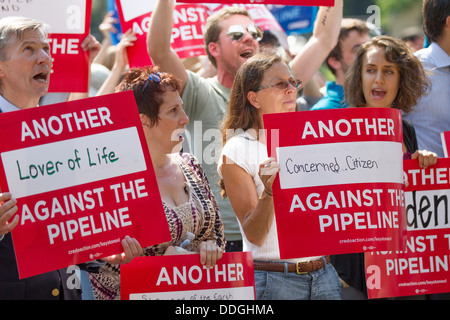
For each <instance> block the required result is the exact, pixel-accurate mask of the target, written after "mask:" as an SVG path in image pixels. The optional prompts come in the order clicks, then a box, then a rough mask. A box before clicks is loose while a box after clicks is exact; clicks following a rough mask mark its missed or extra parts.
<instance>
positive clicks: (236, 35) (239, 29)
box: [227, 24, 263, 41]
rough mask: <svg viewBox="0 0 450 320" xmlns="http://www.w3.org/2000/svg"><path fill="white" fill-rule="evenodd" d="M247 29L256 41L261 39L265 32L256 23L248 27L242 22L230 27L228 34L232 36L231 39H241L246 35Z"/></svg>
mask: <svg viewBox="0 0 450 320" xmlns="http://www.w3.org/2000/svg"><path fill="white" fill-rule="evenodd" d="M245 30H247V31H248V33H249V34H250V35H251V36H252V37H253V39H255V40H256V41H261V39H262V38H263V32H262V30H261V28H260V27H258V26H256V25H254V24H251V25H249V26H247V28H246V27H244V26H243V25H240V24H235V25H232V26H230V27H229V28H228V32H227V35H228V36H229V37H230V38H231V40H233V41H239V40H241V39H242V38H243V37H244V35H245Z"/></svg>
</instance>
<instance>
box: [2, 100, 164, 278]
mask: <svg viewBox="0 0 450 320" xmlns="http://www.w3.org/2000/svg"><path fill="white" fill-rule="evenodd" d="M0 135H1V136H3V137H6V136H7V137H8V139H3V140H2V143H1V145H0V158H1V161H0V189H1V190H2V191H10V192H11V193H12V195H13V197H14V198H16V199H17V207H18V212H17V215H19V217H20V220H19V224H18V225H17V227H16V228H15V229H14V230H13V231H12V238H13V242H14V250H15V253H16V258H17V264H18V269H19V277H20V278H26V277H29V276H33V275H37V274H41V273H45V272H48V271H51V270H56V269H60V268H64V267H67V266H70V265H74V264H79V263H83V262H87V261H91V260H95V259H99V258H102V257H105V256H109V255H112V254H118V253H121V252H123V248H122V244H121V240H122V239H123V238H124V237H125V236H126V235H129V236H130V237H134V238H136V239H137V240H138V241H139V242H140V244H141V245H142V247H146V246H149V245H153V244H157V243H161V242H166V241H169V240H170V233H169V228H168V224H167V220H166V216H165V213H164V209H163V206H162V202H161V198H160V195H159V189H158V185H157V182H156V177H155V173H154V171H153V166H152V162H151V159H150V154H149V152H148V147H147V143H146V140H145V137H144V133H143V131H142V124H141V121H140V119H139V115H138V110H137V106H136V102H135V99H134V95H133V93H132V92H131V91H128V92H123V93H116V94H111V95H105V96H100V97H95V98H89V99H84V100H76V101H72V102H66V103H59V104H53V105H49V106H43V107H37V108H31V109H26V110H21V111H16V112H8V113H3V114H0Z"/></svg>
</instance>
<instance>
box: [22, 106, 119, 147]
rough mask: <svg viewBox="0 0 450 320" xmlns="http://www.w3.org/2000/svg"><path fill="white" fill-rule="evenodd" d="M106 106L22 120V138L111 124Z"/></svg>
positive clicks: (35, 137) (34, 137)
mask: <svg viewBox="0 0 450 320" xmlns="http://www.w3.org/2000/svg"><path fill="white" fill-rule="evenodd" d="M110 117H111V113H110V111H109V109H108V108H106V107H100V108H97V109H88V110H86V111H80V112H72V113H65V114H61V115H59V116H51V117H49V118H41V119H39V120H36V119H33V120H31V121H30V122H27V121H22V140H21V141H25V139H27V138H30V139H32V140H34V139H38V138H40V137H41V135H42V136H45V137H48V136H50V135H60V134H61V133H63V132H64V130H66V131H68V132H73V131H74V130H76V131H80V130H85V129H89V128H96V127H100V126H105V125H107V124H113V122H112V121H111V118H110Z"/></svg>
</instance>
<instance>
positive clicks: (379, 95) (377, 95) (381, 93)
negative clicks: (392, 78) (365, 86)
mask: <svg viewBox="0 0 450 320" xmlns="http://www.w3.org/2000/svg"><path fill="white" fill-rule="evenodd" d="M385 96H386V91H385V90H382V89H373V90H372V97H373V98H374V99H375V100H381V99H383V98H384V97H385Z"/></svg>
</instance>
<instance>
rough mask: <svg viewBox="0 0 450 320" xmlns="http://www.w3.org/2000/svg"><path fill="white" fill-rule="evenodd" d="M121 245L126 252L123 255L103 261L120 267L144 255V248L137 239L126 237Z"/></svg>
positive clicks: (106, 258)
mask: <svg viewBox="0 0 450 320" xmlns="http://www.w3.org/2000/svg"><path fill="white" fill-rule="evenodd" d="M121 243H122V247H123V250H124V252H123V253H121V254H116V255H112V256H109V257H105V258H102V260H103V261H106V262H108V263H109V264H115V265H117V264H119V265H120V264H124V263H129V262H131V260H133V259H134V258H136V257H138V256H141V255H142V254H143V251H142V247H141V245H140V244H139V242H138V241H137V240H136V239H134V238H130V237H129V236H126V237H125V239H123V240H122V241H121Z"/></svg>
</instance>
